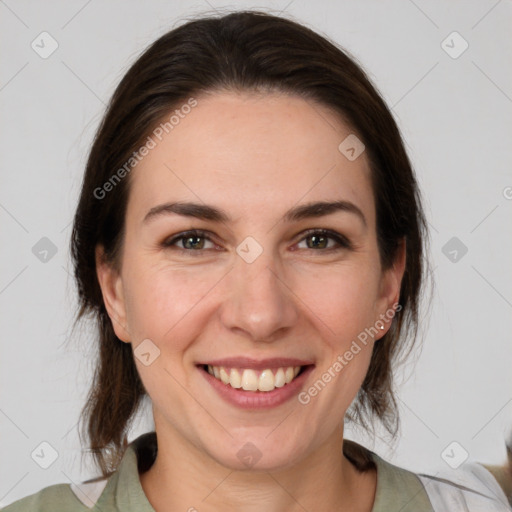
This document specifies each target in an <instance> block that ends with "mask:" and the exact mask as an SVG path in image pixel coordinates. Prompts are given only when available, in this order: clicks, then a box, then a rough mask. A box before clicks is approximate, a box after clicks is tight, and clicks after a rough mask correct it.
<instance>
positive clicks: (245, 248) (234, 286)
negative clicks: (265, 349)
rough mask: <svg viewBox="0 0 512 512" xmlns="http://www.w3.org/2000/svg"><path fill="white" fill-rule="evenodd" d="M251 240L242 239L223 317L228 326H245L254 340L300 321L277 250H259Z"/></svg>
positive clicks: (248, 335) (240, 328) (247, 334)
mask: <svg viewBox="0 0 512 512" xmlns="http://www.w3.org/2000/svg"><path fill="white" fill-rule="evenodd" d="M251 243H252V242H251V241H248V242H247V245H244V242H242V244H240V246H239V247H238V248H237V253H238V259H237V261H236V263H235V266H234V268H233V270H232V271H231V272H230V273H229V291H228V294H227V297H226V300H225V301H223V308H222V321H223V323H224V326H225V327H226V328H228V329H236V330H242V331H244V334H245V336H247V337H250V338H252V339H254V340H260V341H261V340H267V341H270V340H271V339H273V338H274V337H275V336H274V334H275V332H276V331H279V330H282V329H283V328H289V327H291V326H292V325H293V324H294V322H296V319H297V312H296V305H295V304H294V301H293V294H292V293H290V290H289V289H288V287H287V286H286V282H285V276H284V275H283V274H284V272H283V268H282V265H280V263H279V262H278V261H276V260H275V257H274V254H273V252H272V251H271V250H257V248H256V247H255V246H254V245H251ZM260 247H261V246H260ZM261 249H262V248H261ZM258 252H259V254H258Z"/></svg>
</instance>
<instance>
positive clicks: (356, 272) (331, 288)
mask: <svg viewBox="0 0 512 512" xmlns="http://www.w3.org/2000/svg"><path fill="white" fill-rule="evenodd" d="M376 283H377V276H376V275H375V273H374V272H373V271H372V270H371V268H369V267H366V268H361V267H360V266H356V265H345V266H343V267H342V268H329V269H327V268H325V269H322V270H320V271H316V272H314V273H310V274H309V275H308V276H307V277H304V278H303V279H301V285H300V288H301V291H300V292H298V293H297V295H298V296H299V297H300V298H301V299H303V300H304V303H305V304H306V305H307V306H308V307H309V308H310V309H311V311H313V312H314V313H315V315H314V317H316V318H317V319H318V321H319V322H318V325H319V328H320V326H321V325H323V327H321V330H322V331H324V332H325V333H326V339H330V340H331V343H330V344H331V345H332V346H333V348H337V349H339V350H342V349H344V347H345V345H346V344H347V342H350V340H352V339H355V338H357V336H358V335H359V334H360V333H361V332H362V331H364V329H365V328H367V327H370V326H371V325H373V323H374V322H375V320H376V319H377V318H376V317H375V304H376V300H377V284H376Z"/></svg>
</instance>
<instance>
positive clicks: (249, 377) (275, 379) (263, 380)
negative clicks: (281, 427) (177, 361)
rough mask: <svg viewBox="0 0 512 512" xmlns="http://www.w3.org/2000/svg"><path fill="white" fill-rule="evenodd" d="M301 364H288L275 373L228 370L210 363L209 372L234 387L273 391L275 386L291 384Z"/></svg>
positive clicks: (246, 389) (247, 389)
mask: <svg viewBox="0 0 512 512" xmlns="http://www.w3.org/2000/svg"><path fill="white" fill-rule="evenodd" d="M300 369H301V367H300V366H288V367H287V368H278V369H277V371H276V373H275V375H274V372H273V371H272V370H271V369H266V370H263V371H262V372H261V373H259V375H258V372H256V371H255V370H252V369H249V368H246V369H244V370H242V369H240V370H237V369H236V368H231V369H228V370H229V373H228V370H226V369H225V368H224V367H222V366H220V367H219V366H211V365H208V373H209V374H210V375H213V376H214V377H215V378H216V379H218V380H220V381H222V382H223V383H224V384H226V385H230V386H231V387H233V388H236V389H240V388H242V389H243V390H245V391H272V390H274V389H275V388H282V387H283V386H285V385H286V384H289V383H290V382H291V381H292V380H293V379H294V378H295V377H297V375H298V374H299V372H300Z"/></svg>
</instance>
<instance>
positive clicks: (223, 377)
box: [213, 367, 229, 384]
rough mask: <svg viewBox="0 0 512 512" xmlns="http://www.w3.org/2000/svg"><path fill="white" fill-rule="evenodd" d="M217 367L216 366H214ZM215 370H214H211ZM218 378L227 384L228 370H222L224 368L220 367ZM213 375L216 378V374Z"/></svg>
mask: <svg viewBox="0 0 512 512" xmlns="http://www.w3.org/2000/svg"><path fill="white" fill-rule="evenodd" d="M216 368H217V367H216ZM213 371H214V372H215V370H213ZM219 373H220V380H221V381H222V382H224V384H229V375H228V372H227V371H226V370H224V368H221V369H220V371H219ZM214 376H215V377H216V378H217V379H218V377H217V375H215V373H214Z"/></svg>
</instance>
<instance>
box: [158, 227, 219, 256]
mask: <svg viewBox="0 0 512 512" xmlns="http://www.w3.org/2000/svg"><path fill="white" fill-rule="evenodd" d="M205 241H209V242H211V243H212V244H213V242H212V241H211V240H210V238H209V237H208V236H206V233H205V232H204V231H200V230H193V231H185V232H184V233H180V234H178V235H176V236H174V237H172V238H170V239H167V240H165V241H164V242H163V243H162V246H163V247H173V246H177V249H179V250H182V251H189V252H192V251H193V252H195V251H202V250H205V249H208V247H207V248H205ZM178 244H180V245H181V247H180V245H178Z"/></svg>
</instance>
